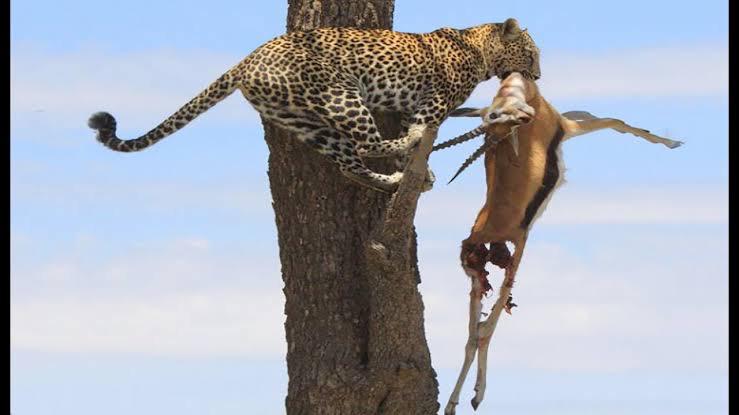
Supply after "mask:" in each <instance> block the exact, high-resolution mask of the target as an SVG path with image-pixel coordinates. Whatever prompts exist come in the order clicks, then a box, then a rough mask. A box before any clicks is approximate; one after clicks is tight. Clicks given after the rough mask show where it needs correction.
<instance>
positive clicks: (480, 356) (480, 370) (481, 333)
mask: <svg viewBox="0 0 739 415" xmlns="http://www.w3.org/2000/svg"><path fill="white" fill-rule="evenodd" d="M526 238H527V234H524V235H523V236H521V238H520V239H519V240H518V241H514V242H513V245H514V246H515V251H514V252H513V258H511V262H510V263H509V264H508V266H507V267H506V268H505V278H504V279H503V282H502V283H501V285H500V289H499V290H498V298H497V300H496V301H495V304H494V305H493V309H492V311H491V312H490V316H489V317H488V318H487V319H485V320H484V321H483V322H481V323H480V324H479V326H478V331H477V338H478V340H477V380H476V382H475V397H474V398H472V407H473V408H475V409H477V407H478V406H479V405H480V402H482V400H483V399H484V398H485V388H486V386H487V366H488V348H489V346H490V339H491V338H492V337H493V333H494V332H495V327H496V326H497V325H498V319H499V318H500V313H501V312H502V311H503V310H504V309H505V308H506V305H507V304H508V297H509V296H510V295H511V289H512V288H513V282H514V280H515V278H516V271H517V270H518V264H519V263H520V262H521V257H522V256H523V250H524V246H525V245H526Z"/></svg>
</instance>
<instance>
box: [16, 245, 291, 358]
mask: <svg viewBox="0 0 739 415" xmlns="http://www.w3.org/2000/svg"><path fill="white" fill-rule="evenodd" d="M101 241H102V240H101V239H99V238H92V239H91V241H88V242H93V243H92V244H89V243H84V244H81V245H77V246H72V247H67V248H65V249H64V251H63V252H61V253H60V254H59V255H58V256H56V257H54V258H51V259H46V260H39V259H38V258H36V257H34V254H33V250H32V247H23V246H16V247H15V249H14V254H13V255H14V257H15V263H16V264H15V266H14V267H13V270H12V281H13V284H12V299H11V343H12V345H13V347H14V348H20V349H30V350H42V351H55V352H59V351H61V352H131V353H145V354H156V355H185V356H200V355H206V356H214V355H215V356H218V355H242V356H243V355H247V356H250V357H255V358H260V357H270V358H275V357H280V356H283V355H284V352H285V340H284V330H283V323H284V313H283V304H284V299H283V296H282V292H281V287H282V280H281V278H280V273H279V264H278V263H277V261H278V260H277V257H276V255H275V256H272V257H264V256H261V255H260V254H251V255H250V254H249V253H245V254H243V255H235V254H230V255H229V254H224V253H222V252H219V250H217V249H214V248H213V247H212V243H211V241H208V240H206V239H203V238H198V237H191V238H183V239H179V240H174V241H171V242H168V243H140V242H139V243H137V244H135V245H133V246H125V247H122V248H120V251H119V252H120V253H118V254H113V255H110V254H108V255H104V254H101V253H100V252H97V251H95V249H94V246H95V244H97V245H100V243H101ZM91 248H92V249H91ZM97 257H101V258H97Z"/></svg>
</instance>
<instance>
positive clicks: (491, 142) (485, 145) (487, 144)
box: [447, 138, 499, 184]
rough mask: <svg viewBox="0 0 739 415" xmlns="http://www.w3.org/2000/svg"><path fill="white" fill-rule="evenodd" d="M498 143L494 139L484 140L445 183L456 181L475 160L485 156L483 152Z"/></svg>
mask: <svg viewBox="0 0 739 415" xmlns="http://www.w3.org/2000/svg"><path fill="white" fill-rule="evenodd" d="M498 141H499V140H496V139H494V138H493V139H491V140H485V142H484V143H483V144H482V145H481V146H480V148H478V149H477V150H475V152H474V153H472V155H470V156H469V157H468V158H467V160H465V161H464V163H462V167H460V168H459V170H457V173H455V174H454V177H452V178H451V179H450V180H449V182H447V184H449V183H451V182H452V181H453V180H454V179H456V178H457V176H459V174H460V173H462V172H463V171H464V170H465V169H466V168H467V167H469V166H470V165H471V164H472V163H474V162H475V160H477V159H478V158H480V156H482V155H483V154H485V152H486V151H488V149H490V148H493V147H495V146H497V145H498Z"/></svg>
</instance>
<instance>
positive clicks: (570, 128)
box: [562, 111, 683, 148]
mask: <svg viewBox="0 0 739 415" xmlns="http://www.w3.org/2000/svg"><path fill="white" fill-rule="evenodd" d="M562 115H563V116H564V117H565V118H568V115H569V116H570V117H572V118H568V119H567V120H566V122H565V126H566V127H567V128H566V129H567V135H566V137H567V138H566V139H569V138H572V137H576V136H578V135H583V134H588V133H592V132H593V131H597V130H603V129H606V128H611V129H614V130H616V131H618V132H619V133H623V134H625V133H630V134H633V135H635V136H637V137H641V138H643V139H645V140H647V141H649V142H650V143H655V144H663V145H665V146H666V147H668V148H677V147H680V146H681V145H682V144H683V142H682V141H675V140H670V139H669V138H664V137H660V136H658V135H654V134H652V133H650V132H649V131H648V130H644V129H641V128H637V127H634V126H631V125H629V124H626V123H625V122H623V121H621V120H619V119H616V118H598V117H595V116H594V115H592V114H590V113H589V112H585V111H571V112H566V113H564V114H562ZM574 118H578V119H580V120H578V121H575V120H574Z"/></svg>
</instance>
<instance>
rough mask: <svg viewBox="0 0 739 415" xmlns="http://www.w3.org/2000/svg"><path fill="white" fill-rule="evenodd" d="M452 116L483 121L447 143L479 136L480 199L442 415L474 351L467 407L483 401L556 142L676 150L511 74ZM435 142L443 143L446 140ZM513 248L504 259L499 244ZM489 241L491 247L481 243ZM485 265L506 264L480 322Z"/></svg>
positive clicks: (547, 191) (547, 186)
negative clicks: (460, 352)
mask: <svg viewBox="0 0 739 415" xmlns="http://www.w3.org/2000/svg"><path fill="white" fill-rule="evenodd" d="M451 116H481V117H482V120H483V124H482V125H481V126H480V127H478V128H476V129H475V130H472V131H471V132H469V133H467V134H465V135H462V136H460V137H458V138H456V139H452V140H450V141H448V142H447V143H452V145H453V144H455V143H459V142H461V141H465V140H468V139H470V138H473V137H474V136H476V135H480V134H481V133H483V132H484V133H485V140H486V143H485V144H484V146H483V147H482V148H481V150H482V149H486V151H485V172H486V182H487V197H486V200H485V204H484V206H483V207H482V209H481V210H480V212H479V213H478V215H477V219H476V220H475V223H474V225H473V226H472V232H471V233H470V236H469V237H468V238H467V239H465V240H464V241H462V250H461V254H460V259H461V262H462V267H463V268H464V270H465V273H466V274H467V275H468V276H470V277H471V280H472V290H471V291H470V319H469V337H468V340H467V344H466V346H465V358H464V364H463V365H462V370H461V372H460V374H459V378H458V379H457V383H456V385H455V388H454V390H453V392H452V394H451V396H450V397H449V401H448V403H447V406H446V409H445V411H444V413H445V414H447V415H450V414H454V413H455V408H456V405H457V403H458V401H459V393H460V390H461V388H462V384H463V383H464V380H465V378H466V377H467V372H468V371H469V368H470V365H471V364H472V361H473V360H474V357H475V353H476V352H477V354H478V367H477V380H476V383H475V392H476V394H475V397H474V398H473V399H472V406H473V407H474V408H475V409H477V406H478V405H479V404H480V402H482V400H483V398H484V394H485V386H486V368H487V352H488V346H489V344H490V339H491V337H492V335H493V332H494V331H495V326H496V325H497V323H498V319H499V317H500V314H501V312H502V311H503V310H506V311H507V312H509V313H510V309H511V307H513V306H515V304H513V303H512V302H511V300H512V297H511V289H512V287H513V282H514V279H515V276H516V270H517V269H518V265H519V263H520V262H521V257H522V255H523V250H524V246H525V245H526V239H527V237H528V233H529V231H530V229H531V226H532V224H533V222H534V221H535V220H536V218H537V217H538V216H539V215H540V214H541V213H542V211H543V210H544V209H545V207H546V204H547V202H548V200H549V198H550V197H551V195H552V194H553V193H554V190H555V189H556V188H557V186H558V185H559V184H561V182H562V180H563V173H564V167H563V164H562V154H561V145H562V142H564V141H565V140H567V139H569V138H572V137H575V136H578V135H583V134H587V133H589V132H593V131H596V130H600V129H604V128H612V129H614V130H616V131H618V132H621V133H627V132H628V133H631V134H634V135H636V136H639V137H642V138H644V139H646V140H647V141H650V142H652V143H660V144H664V145H665V146H667V147H668V148H675V147H678V146H680V145H681V144H682V143H681V142H679V141H673V140H669V139H666V138H663V137H659V136H656V135H653V134H650V133H649V131H646V130H642V129H639V128H635V127H632V126H630V125H628V124H626V123H624V122H623V121H621V120H617V119H613V118H597V117H595V116H593V115H591V114H589V113H587V112H584V111H572V112H568V113H565V114H563V115H560V114H559V113H558V112H557V110H556V109H554V107H552V106H551V105H550V104H549V103H548V102H547V101H546V100H545V99H544V98H543V97H542V96H541V95H540V94H539V90H538V87H537V86H536V83H535V82H534V81H532V80H529V79H526V78H524V77H523V76H521V75H520V74H518V73H515V72H514V73H512V74H511V75H510V76H508V77H507V78H505V79H504V81H503V82H502V83H501V85H500V89H499V90H498V93H497V95H496V97H495V99H494V100H493V103H492V105H490V106H489V107H486V108H482V109H459V110H456V111H454V112H452V114H451ZM447 143H444V144H440V145H438V146H436V147H437V148H445V147H447V146H449V144H447ZM506 242H510V243H512V244H513V246H514V253H513V255H512V256H511V254H510V252H509V251H508V248H507V247H506V245H505V243H506ZM486 243H490V249H488V248H487V247H486V246H485V244H486ZM486 262H491V263H493V264H494V265H497V266H499V267H501V268H504V269H505V277H504V279H503V282H502V284H501V286H500V289H499V293H498V298H497V300H496V302H495V304H494V305H493V309H492V311H491V312H490V315H489V316H488V317H487V319H485V320H484V321H482V322H481V321H480V319H481V316H480V315H481V308H482V303H481V301H482V296H483V294H484V293H485V292H486V291H487V290H488V289H490V285H489V283H488V281H487V274H488V272H487V271H485V264H486Z"/></svg>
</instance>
